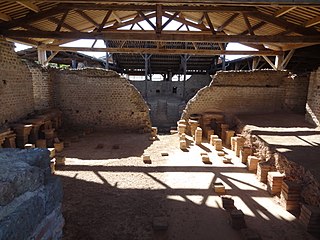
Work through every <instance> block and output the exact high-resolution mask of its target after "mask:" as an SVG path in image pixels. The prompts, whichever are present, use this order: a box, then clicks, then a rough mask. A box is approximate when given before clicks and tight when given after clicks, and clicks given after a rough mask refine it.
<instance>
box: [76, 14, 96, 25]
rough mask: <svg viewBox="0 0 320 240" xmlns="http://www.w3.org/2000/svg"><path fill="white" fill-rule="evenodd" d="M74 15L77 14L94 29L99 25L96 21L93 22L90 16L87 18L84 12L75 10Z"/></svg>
mask: <svg viewBox="0 0 320 240" xmlns="http://www.w3.org/2000/svg"><path fill="white" fill-rule="evenodd" d="M76 13H78V14H79V15H80V16H81V17H82V18H84V19H85V20H87V21H88V22H90V23H92V24H93V25H94V26H95V27H96V28H98V27H99V24H98V23H97V22H96V21H94V20H93V19H92V18H91V17H90V16H88V15H87V14H86V13H85V12H83V11H81V10H76Z"/></svg>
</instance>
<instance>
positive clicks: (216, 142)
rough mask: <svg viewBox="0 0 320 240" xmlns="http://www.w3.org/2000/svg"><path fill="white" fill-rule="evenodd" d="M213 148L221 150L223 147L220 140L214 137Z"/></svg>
mask: <svg viewBox="0 0 320 240" xmlns="http://www.w3.org/2000/svg"><path fill="white" fill-rule="evenodd" d="M213 141H214V149H215V150H216V151H222V149H223V147H222V140H221V139H214V140H213Z"/></svg>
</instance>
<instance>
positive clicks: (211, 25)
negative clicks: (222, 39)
mask: <svg viewBox="0 0 320 240" xmlns="http://www.w3.org/2000/svg"><path fill="white" fill-rule="evenodd" d="M203 14H204V17H205V18H206V21H207V23H208V26H209V28H210V30H211V32H212V34H213V35H215V34H217V32H216V30H215V29H214V27H213V24H212V22H211V19H210V17H209V14H208V13H207V12H204V13H203Z"/></svg>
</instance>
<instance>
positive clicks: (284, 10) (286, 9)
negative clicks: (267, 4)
mask: <svg viewBox="0 0 320 240" xmlns="http://www.w3.org/2000/svg"><path fill="white" fill-rule="evenodd" d="M295 8H296V6H294V7H283V8H281V9H279V10H277V11H276V12H275V13H274V14H273V16H275V17H281V16H282V15H285V14H286V13H288V12H290V11H292V10H293V9H295Z"/></svg>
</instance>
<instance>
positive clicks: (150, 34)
mask: <svg viewBox="0 0 320 240" xmlns="http://www.w3.org/2000/svg"><path fill="white" fill-rule="evenodd" d="M0 33H1V34H2V35H3V36H5V37H12V38H44V39H104V40H133V41H134V40H137V41H182V42H217V43H219V42H240V43H258V44H261V43H292V44H293V43H305V44H309V43H310V44H312V43H320V38H319V35H318V34H317V35H308V36H282V35H277V36H276V35H255V36H251V35H218V34H217V35H212V33H211V32H200V31H190V32H186V31H184V32H179V31H162V33H161V34H158V35H157V34H155V32H154V31H142V32H141V31H137V30H135V31H133V30H132V31H130V30H114V31H111V30H109V31H107V32H52V31H22V30H6V31H3V30H0Z"/></svg>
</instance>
